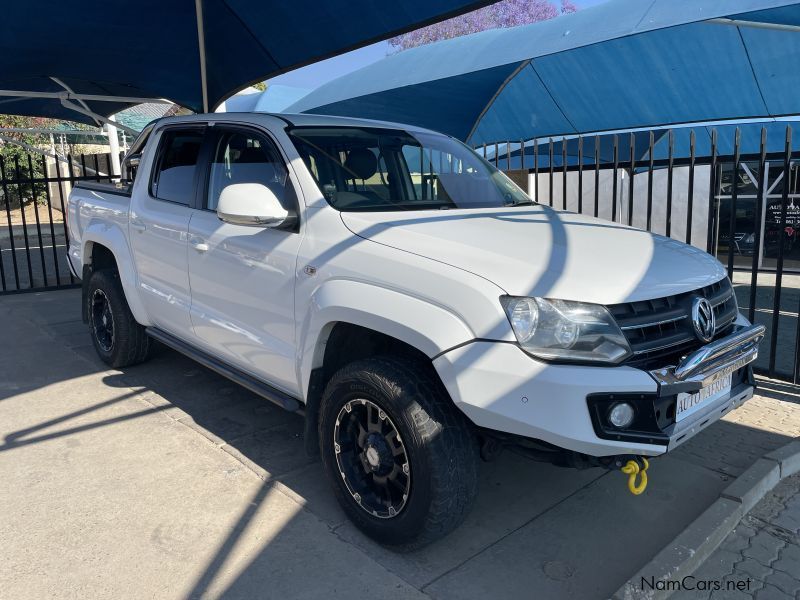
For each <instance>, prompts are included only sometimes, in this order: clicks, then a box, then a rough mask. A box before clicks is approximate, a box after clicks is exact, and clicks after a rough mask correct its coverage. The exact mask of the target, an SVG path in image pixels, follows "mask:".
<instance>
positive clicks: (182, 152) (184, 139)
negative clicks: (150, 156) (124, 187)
mask: <svg viewBox="0 0 800 600" xmlns="http://www.w3.org/2000/svg"><path fill="white" fill-rule="evenodd" d="M203 135H204V129H203V128H199V127H194V128H191V129H169V130H167V131H165V132H164V133H163V134H162V136H161V143H160V145H159V152H158V164H157V165H156V168H155V170H154V174H153V180H152V183H151V185H150V193H151V195H152V196H153V197H155V198H158V199H159V200H166V201H168V202H175V203H177V204H184V205H186V206H189V205H190V204H191V203H192V199H193V198H194V195H195V186H196V182H197V177H196V175H197V159H198V157H199V156H200V148H201V146H202V145H203Z"/></svg>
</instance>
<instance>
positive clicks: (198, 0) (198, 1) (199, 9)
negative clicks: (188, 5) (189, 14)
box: [194, 0, 208, 113]
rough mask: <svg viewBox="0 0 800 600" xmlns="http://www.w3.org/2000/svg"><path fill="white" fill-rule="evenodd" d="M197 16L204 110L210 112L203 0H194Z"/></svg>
mask: <svg viewBox="0 0 800 600" xmlns="http://www.w3.org/2000/svg"><path fill="white" fill-rule="evenodd" d="M194 12H195V16H196V17H197V50H198V55H199V57H200V91H201V92H202V94H203V112H206V113H207V112H208V82H207V80H206V32H205V25H204V23H203V0H194Z"/></svg>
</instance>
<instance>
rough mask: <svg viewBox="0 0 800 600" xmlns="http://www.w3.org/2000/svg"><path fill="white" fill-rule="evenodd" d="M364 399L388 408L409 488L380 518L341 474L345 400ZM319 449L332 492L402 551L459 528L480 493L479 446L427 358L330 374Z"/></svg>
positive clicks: (380, 538) (375, 361)
mask: <svg viewBox="0 0 800 600" xmlns="http://www.w3.org/2000/svg"><path fill="white" fill-rule="evenodd" d="M355 399H367V400H369V401H371V402H372V403H374V404H376V405H377V406H378V407H379V408H380V409H382V410H383V411H385V413H386V415H388V417H389V419H391V422H392V423H393V424H394V426H395V428H396V429H397V432H398V433H399V434H400V436H401V438H402V441H403V443H404V446H405V449H406V453H407V456H408V463H409V465H410V471H411V478H410V493H409V494H408V499H407V501H406V503H405V505H404V507H403V508H402V510H400V511H399V512H398V513H397V514H396V516H394V517H391V518H388V519H387V518H377V517H374V516H373V515H372V514H370V513H369V512H368V511H367V510H365V509H364V508H363V507H362V506H361V505H360V504H359V502H357V501H356V499H355V498H354V496H353V494H352V493H351V491H350V490H349V489H348V487H347V485H346V484H345V482H344V478H343V475H342V472H340V469H339V466H338V463H337V457H336V450H335V444H334V436H335V434H334V430H335V427H336V420H337V417H338V415H339V413H340V410H342V407H344V406H345V404H347V403H348V402H350V401H352V400H355ZM319 439H320V453H321V455H322V461H323V464H324V467H325V471H326V473H327V476H328V478H329V479H330V481H331V484H332V486H333V489H334V492H335V495H336V498H337V500H338V501H339V503H340V505H341V506H342V508H343V509H344V511H345V513H347V516H348V517H349V518H350V519H351V520H352V521H353V523H354V524H355V525H356V526H357V527H358V528H359V529H360V530H361V531H363V532H364V533H365V534H366V535H368V536H369V537H371V538H373V539H374V540H376V541H377V542H379V543H381V544H384V545H387V546H391V547H393V549H395V550H397V551H410V550H414V549H417V548H420V547H422V546H425V545H427V544H429V543H431V542H433V541H435V540H437V539H439V538H441V537H443V536H445V535H446V534H448V533H449V532H450V531H452V530H453V529H455V528H456V527H457V526H458V525H459V524H460V523H461V522H462V521H463V520H464V518H465V517H466V516H467V514H468V513H469V511H470V509H471V508H472V505H473V503H474V500H475V496H476V495H477V487H478V458H479V453H478V446H477V439H476V436H475V433H474V431H473V428H472V425H471V423H470V422H469V421H468V420H467V418H466V417H465V416H464V415H463V414H462V413H461V412H460V411H458V409H457V408H455V406H454V405H453V403H452V401H451V400H450V398H449V395H448V394H447V391H446V390H445V389H444V386H443V385H442V384H441V382H440V381H439V379H438V377H436V374H435V372H434V371H433V368H432V366H431V365H430V364H426V363H423V362H421V361H415V360H408V359H402V358H395V357H376V358H370V359H365V360H359V361H356V362H353V363H351V364H349V365H347V366H345V367H343V368H342V369H341V370H340V371H338V372H337V373H336V374H334V375H333V377H332V378H331V379H330V381H329V382H328V384H327V386H326V388H325V392H324V394H323V397H322V401H321V404H320V419H319Z"/></svg>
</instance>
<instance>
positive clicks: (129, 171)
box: [122, 152, 142, 183]
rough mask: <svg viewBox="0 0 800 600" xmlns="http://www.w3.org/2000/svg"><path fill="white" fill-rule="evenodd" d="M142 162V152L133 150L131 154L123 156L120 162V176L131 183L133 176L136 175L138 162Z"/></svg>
mask: <svg viewBox="0 0 800 600" xmlns="http://www.w3.org/2000/svg"><path fill="white" fill-rule="evenodd" d="M141 162H142V153H141V152H135V153H133V154H129V155H128V156H126V157H125V160H124V161H123V162H122V166H123V173H122V178H123V179H124V180H125V181H128V182H130V183H133V180H134V178H135V177H136V171H137V170H138V169H139V164H140V163H141Z"/></svg>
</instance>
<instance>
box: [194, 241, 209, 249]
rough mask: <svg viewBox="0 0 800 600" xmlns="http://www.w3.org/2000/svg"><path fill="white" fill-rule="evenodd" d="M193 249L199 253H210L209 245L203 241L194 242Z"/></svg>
mask: <svg viewBox="0 0 800 600" xmlns="http://www.w3.org/2000/svg"><path fill="white" fill-rule="evenodd" d="M192 247H193V248H194V249H195V250H197V251H198V252H208V244H206V243H205V242H204V241H203V240H199V239H194V240H192Z"/></svg>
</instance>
